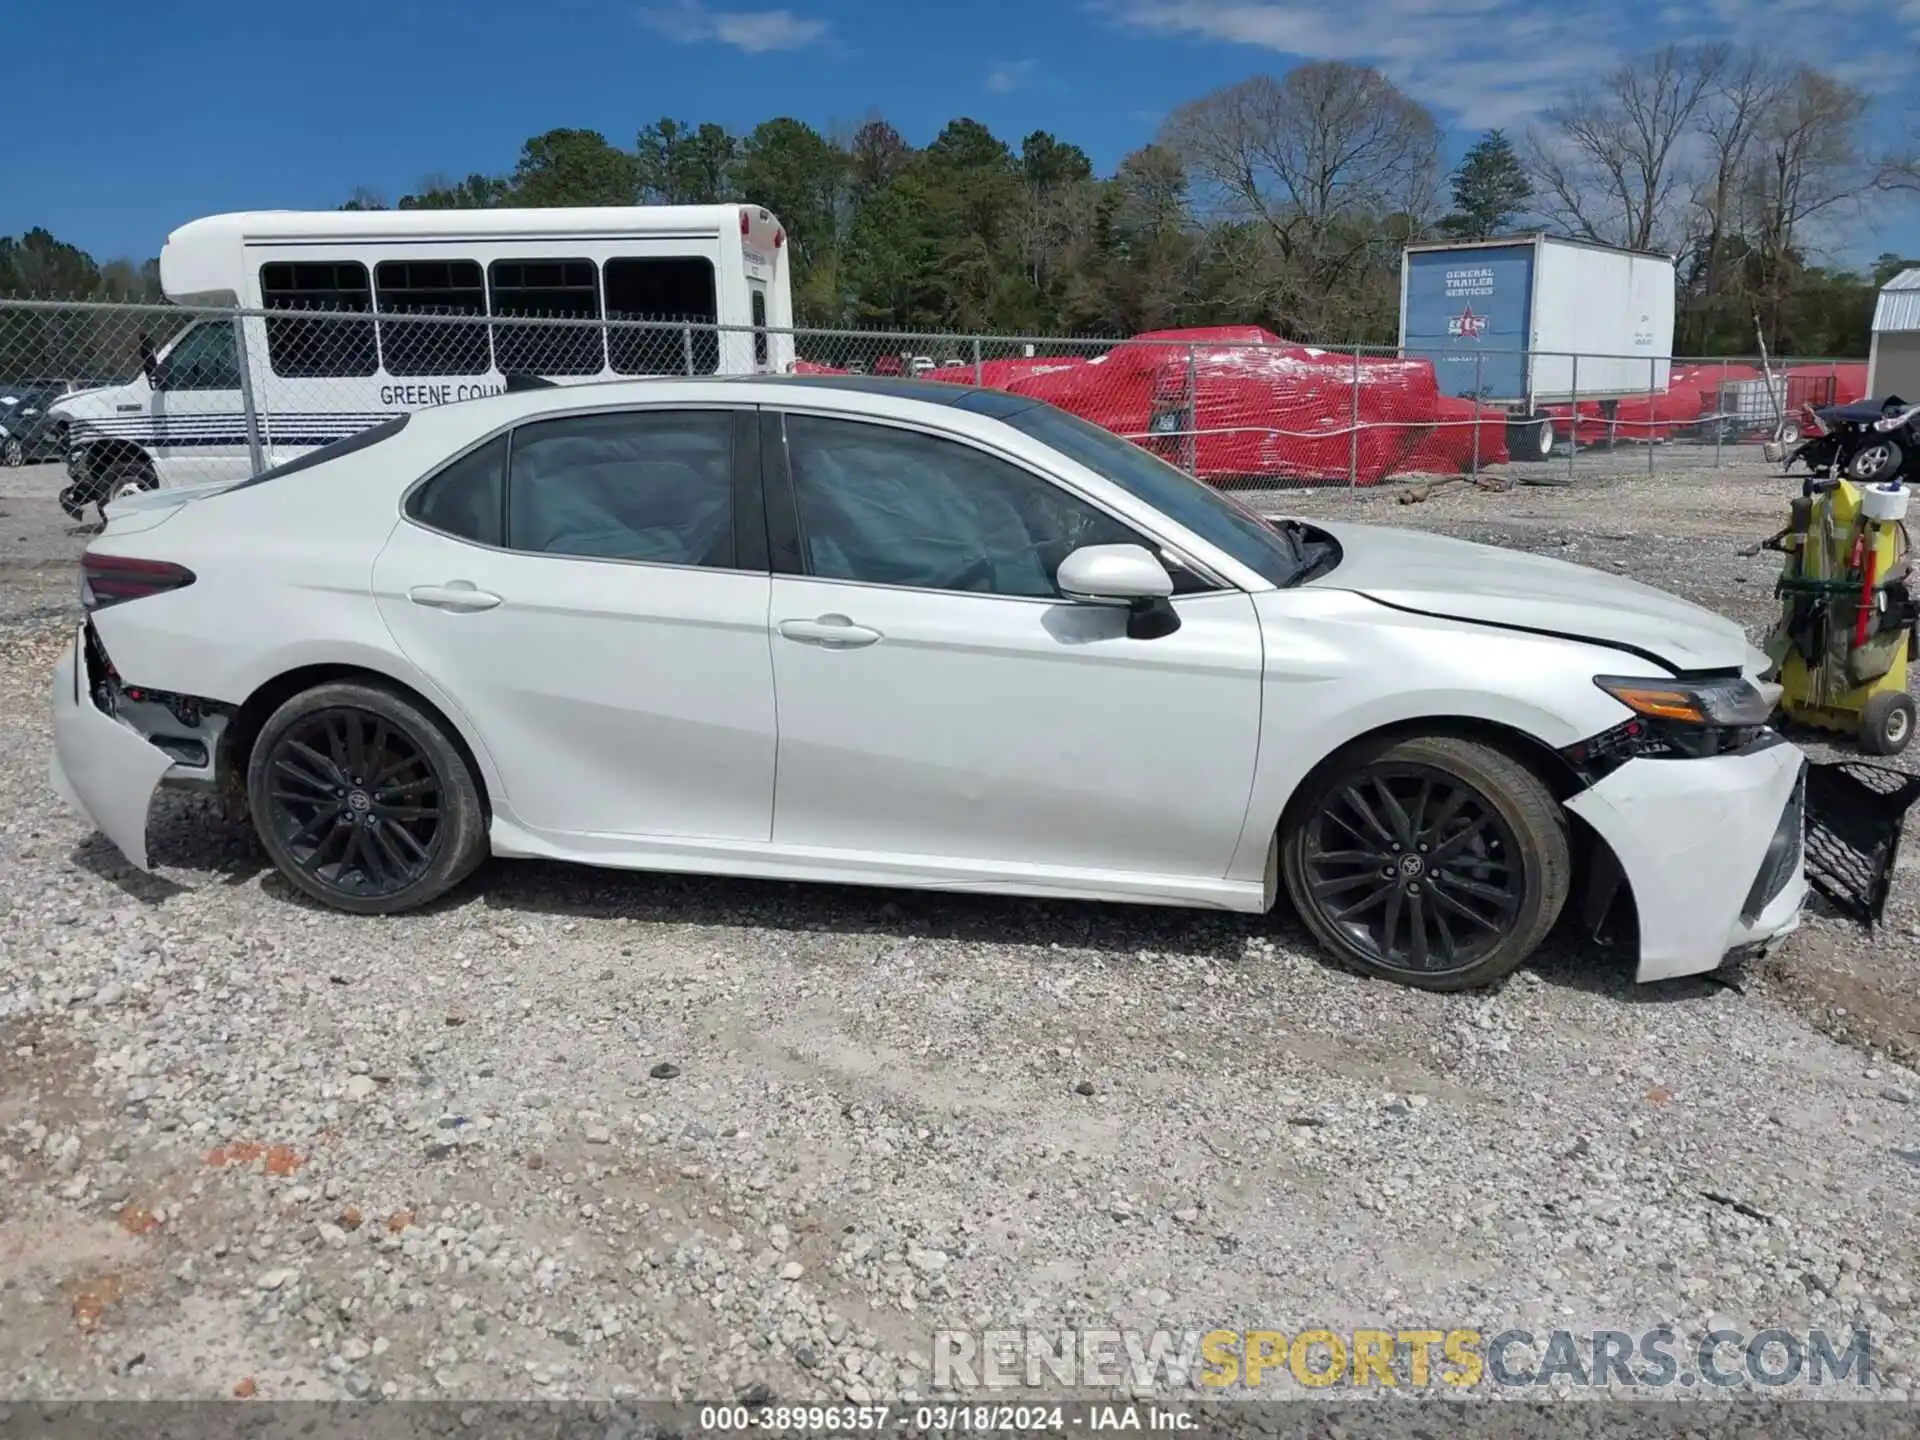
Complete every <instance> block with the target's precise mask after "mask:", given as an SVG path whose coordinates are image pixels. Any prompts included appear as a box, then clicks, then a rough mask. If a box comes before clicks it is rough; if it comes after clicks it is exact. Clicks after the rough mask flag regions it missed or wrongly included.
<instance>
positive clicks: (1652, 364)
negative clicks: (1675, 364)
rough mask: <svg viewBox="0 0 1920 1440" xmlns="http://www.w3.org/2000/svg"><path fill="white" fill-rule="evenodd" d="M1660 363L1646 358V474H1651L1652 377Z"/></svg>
mask: <svg viewBox="0 0 1920 1440" xmlns="http://www.w3.org/2000/svg"><path fill="white" fill-rule="evenodd" d="M1659 365H1660V362H1659V361H1658V360H1656V359H1654V358H1653V356H1651V355H1649V356H1648V357H1647V474H1648V475H1652V474H1653V444H1654V437H1653V397H1654V395H1655V394H1656V393H1658V392H1656V391H1655V390H1654V388H1653V377H1654V376H1655V375H1657V374H1658V373H1659Z"/></svg>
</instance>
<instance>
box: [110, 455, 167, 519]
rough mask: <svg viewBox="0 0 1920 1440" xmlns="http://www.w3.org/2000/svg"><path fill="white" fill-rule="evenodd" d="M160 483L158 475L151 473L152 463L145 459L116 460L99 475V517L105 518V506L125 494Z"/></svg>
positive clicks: (137, 491)
mask: <svg viewBox="0 0 1920 1440" xmlns="http://www.w3.org/2000/svg"><path fill="white" fill-rule="evenodd" d="M159 484H160V477H159V476H158V475H156V474H154V473H153V464H152V462H151V461H149V460H146V459H144V458H143V459H139V460H117V461H115V462H114V463H113V464H112V465H111V466H109V467H108V469H107V473H106V474H105V475H104V476H103V477H101V482H100V498H99V501H98V504H99V506H100V518H101V520H103V521H104V520H105V519H106V518H107V506H109V505H111V504H112V503H113V502H114V501H116V500H118V499H120V498H121V497H123V496H126V495H138V494H139V493H140V492H141V491H143V490H152V489H154V488H156V487H157V486H158V485H159Z"/></svg>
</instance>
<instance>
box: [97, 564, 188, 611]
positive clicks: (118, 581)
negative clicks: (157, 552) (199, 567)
mask: <svg viewBox="0 0 1920 1440" xmlns="http://www.w3.org/2000/svg"><path fill="white" fill-rule="evenodd" d="M193 579H194V576H193V572H192V571H191V570H189V569H187V567H186V566H184V565H175V564H174V563H173V562H172V561H170V560H134V559H131V558H130V557H128V556H125V555H96V554H94V553H93V552H92V551H88V552H87V553H86V554H84V555H82V556H81V557H80V603H81V605H83V606H84V607H85V608H86V609H87V610H88V611H89V612H91V611H94V610H104V609H106V608H107V606H109V605H118V604H120V603H121V602H122V601H123V600H139V599H143V598H145V597H146V596H148V595H163V594H165V593H166V592H167V591H169V590H183V589H185V588H186V587H187V586H189V585H191V584H193Z"/></svg>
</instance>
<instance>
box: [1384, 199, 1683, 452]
mask: <svg viewBox="0 0 1920 1440" xmlns="http://www.w3.org/2000/svg"><path fill="white" fill-rule="evenodd" d="M1673 309H1674V277H1673V257H1672V256H1670V255H1653V254H1648V253H1646V252H1644V251H1639V250H1621V249H1617V248H1615V247H1613V246H1611V245H1594V244H1590V243H1588V242H1586V241H1583V240H1562V239H1559V238H1557V237H1555V236H1552V235H1542V234H1533V235H1515V236H1508V237H1505V238H1502V239H1498V240H1473V241H1465V242H1440V243H1431V244H1419V245H1409V246H1407V247H1406V249H1405V250H1404V251H1403V252H1402V254H1401V257H1400V353H1401V354H1402V355H1403V356H1405V357H1407V358H1409V359H1423V360H1431V361H1432V362H1433V368H1434V374H1435V376H1436V377H1437V378H1438V380H1439V382H1440V393H1441V394H1442V395H1454V396H1459V397H1461V398H1466V399H1472V398H1476V397H1477V398H1478V399H1479V400H1480V401H1482V402H1483V403H1484V404H1487V405H1491V406H1495V407H1499V408H1504V409H1507V410H1510V411H1512V412H1513V416H1514V418H1513V420H1512V421H1510V422H1509V423H1508V426H1507V449H1508V451H1509V452H1510V453H1511V454H1512V456H1513V458H1514V459H1516V460H1544V459H1546V458H1547V456H1548V455H1550V454H1551V453H1552V452H1553V421H1552V418H1551V417H1549V416H1547V415H1546V414H1544V413H1543V410H1542V407H1544V406H1548V405H1568V404H1571V403H1572V402H1574V401H1575V400H1582V401H1599V402H1600V403H1601V408H1602V411H1603V413H1610V412H1611V410H1612V408H1613V405H1614V404H1615V403H1616V402H1617V401H1619V400H1621V399H1623V398H1625V397H1626V396H1629V395H1646V394H1649V393H1659V392H1662V391H1664V390H1665V389H1666V388H1667V380H1668V374H1669V372H1670V370H1671V369H1672V365H1673Z"/></svg>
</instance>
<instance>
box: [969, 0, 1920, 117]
mask: <svg viewBox="0 0 1920 1440" xmlns="http://www.w3.org/2000/svg"><path fill="white" fill-rule="evenodd" d="M1916 3H1920V0H1916ZM1039 68H1040V62H1039V61H1038V60H1002V61H1000V62H999V63H998V64H996V65H995V66H994V67H993V68H992V69H991V70H989V71H988V72H987V89H989V90H991V91H993V93H994V94H996V95H1005V94H1007V93H1008V92H1010V91H1013V90H1020V89H1024V88H1025V87H1026V86H1027V85H1029V84H1031V83H1032V81H1033V76H1034V72H1035V71H1036V70H1038V69H1039Z"/></svg>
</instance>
